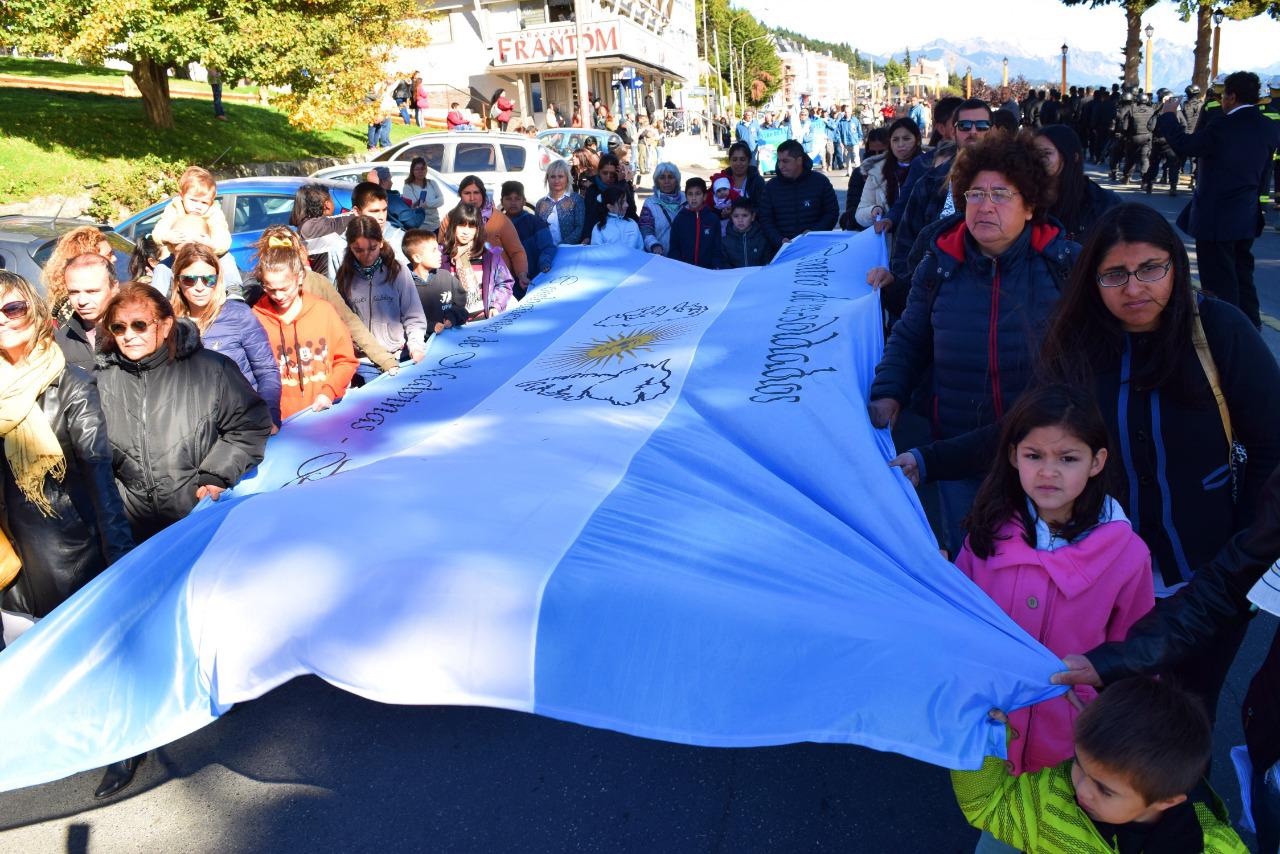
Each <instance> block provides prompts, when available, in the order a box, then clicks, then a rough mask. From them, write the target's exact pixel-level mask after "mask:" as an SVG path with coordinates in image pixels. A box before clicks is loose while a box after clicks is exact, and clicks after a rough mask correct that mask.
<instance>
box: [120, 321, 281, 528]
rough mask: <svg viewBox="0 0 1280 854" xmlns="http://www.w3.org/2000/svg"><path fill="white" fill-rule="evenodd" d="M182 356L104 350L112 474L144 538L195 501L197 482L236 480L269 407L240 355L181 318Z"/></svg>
mask: <svg viewBox="0 0 1280 854" xmlns="http://www.w3.org/2000/svg"><path fill="white" fill-rule="evenodd" d="M174 335H176V336H177V354H176V356H175V358H174V359H173V361H170V360H169V355H168V350H167V348H165V347H164V346H161V348H160V349H159V350H157V351H156V352H154V353H152V354H151V355H150V356H147V357H146V358H144V359H141V360H140V361H137V362H132V361H130V360H129V359H126V358H125V357H124V356H122V355H120V354H119V353H100V354H99V355H98V388H99V390H100V391H101V393H102V409H103V412H104V413H106V416H107V431H108V432H109V433H110V435H111V449H112V456H113V467H114V469H115V476H116V481H117V483H118V484H119V486H120V493H121V495H122V496H123V498H124V507H125V512H126V513H127V514H128V516H129V523H130V524H131V525H132V526H133V532H134V536H135V538H136V539H137V540H138V541H139V542H141V541H143V540H145V539H147V538H148V537H150V536H152V535H153V534H155V533H157V532H158V531H160V530H161V529H162V528H165V527H166V526H168V525H170V524H171V523H173V522H176V521H177V520H178V519H181V518H182V517H183V516H186V515H187V514H188V513H190V512H191V509H192V508H193V507H195V506H196V490H197V489H198V488H199V487H201V486H210V485H211V486H221V487H231V486H234V485H235V484H236V482H237V481H239V480H240V478H241V477H243V476H244V475H245V473H246V472H247V471H249V469H251V468H252V467H254V466H256V465H257V464H258V463H260V462H261V461H262V453H263V449H264V448H265V447H266V443H267V436H268V435H270V433H271V411H270V410H269V409H268V408H267V404H266V403H265V402H263V400H262V398H260V397H258V395H257V394H256V393H255V392H254V390H253V388H252V387H251V386H250V385H249V382H248V380H246V379H245V378H244V375H243V374H242V373H240V369H239V368H238V367H236V363H235V362H233V361H231V360H230V359H228V358H227V357H226V356H223V355H220V354H218V353H215V352H213V351H212V350H206V349H204V347H203V345H201V343H200V333H199V332H198V331H197V330H196V327H195V324H194V323H191V321H189V320H187V319H185V318H184V319H181V320H179V321H178V322H177V325H176V327H175V329H174Z"/></svg>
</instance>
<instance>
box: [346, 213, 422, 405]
mask: <svg viewBox="0 0 1280 854" xmlns="http://www.w3.org/2000/svg"><path fill="white" fill-rule="evenodd" d="M346 238H347V251H346V253H345V254H344V255H343V257H342V266H340V267H339V268H338V275H337V277H336V278H335V280H334V284H335V285H337V287H338V293H340V294H342V298H343V300H345V301H346V303H347V305H349V306H351V310H352V311H354V312H355V313H356V316H357V317H359V318H360V321H361V322H362V323H363V324H364V325H365V326H367V327H369V331H370V332H372V333H373V337H374V338H376V339H377V341H378V349H379V350H381V351H382V352H385V353H387V354H389V355H390V356H391V357H392V358H394V359H396V361H399V362H403V361H405V360H408V359H412V360H413V363H414V364H415V365H416V364H417V363H418V362H421V361H422V357H423V356H424V355H425V354H426V352H427V344H426V337H427V316H426V314H425V313H424V312H423V310H422V301H421V300H419V299H418V292H417V290H416V289H415V288H414V286H413V276H412V275H411V274H410V272H409V268H408V267H406V266H405V265H403V264H401V263H400V262H399V261H397V260H396V254H395V250H393V249H392V248H391V244H390V243H387V241H385V240H383V239H382V226H380V225H379V224H378V221H377V220H376V219H374V218H373V217H371V216H358V217H356V218H354V219H353V220H351V222H350V223H349V224H348V225H347V234H346ZM356 355H357V356H359V357H360V365H359V366H358V367H357V368H356V373H357V374H358V375H359V376H360V377H361V378H362V379H363V380H365V381H366V382H368V381H369V380H372V379H374V378H375V377H377V376H378V374H380V373H382V371H381V369H379V368H378V366H377V364H376V363H375V362H374V360H373V359H372V358H371V357H370V355H369V354H367V353H364V352H359V353H357V354H356Z"/></svg>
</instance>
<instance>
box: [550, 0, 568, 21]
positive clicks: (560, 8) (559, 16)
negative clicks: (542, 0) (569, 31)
mask: <svg viewBox="0 0 1280 854" xmlns="http://www.w3.org/2000/svg"><path fill="white" fill-rule="evenodd" d="M547 20H549V21H550V22H551V23H553V24H562V23H566V22H568V23H572V21H573V0H547Z"/></svg>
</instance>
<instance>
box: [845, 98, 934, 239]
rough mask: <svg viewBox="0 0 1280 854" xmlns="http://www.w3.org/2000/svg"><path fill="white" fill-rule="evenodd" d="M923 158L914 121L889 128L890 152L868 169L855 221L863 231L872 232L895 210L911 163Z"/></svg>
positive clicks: (895, 123) (900, 120) (918, 131)
mask: <svg viewBox="0 0 1280 854" xmlns="http://www.w3.org/2000/svg"><path fill="white" fill-rule="evenodd" d="M919 155H920V126H919V125H917V124H916V123H915V122H914V121H912V120H911V119H898V120H897V121H896V122H894V123H893V124H892V125H890V126H889V150H888V151H887V152H885V154H884V156H883V159H881V160H880V161H878V162H876V163H872V164H868V165H867V166H866V168H865V171H866V175H867V182H866V184H864V185H863V187H862V198H861V200H860V201H859V202H858V212H857V213H856V214H854V218H855V219H856V220H857V222H858V224H859V225H861V226H862V227H863V228H870V227H871V226H872V224H874V223H875V221H876V217H877V216H882V215H884V214H885V213H887V212H888V211H889V208H891V207H893V204H894V202H896V201H897V200H898V194H899V193H900V192H901V191H902V183H903V182H904V181H906V180H907V172H909V171H910V170H911V164H912V162H913V161H914V160H915V159H916V158H917V157H918V156H919Z"/></svg>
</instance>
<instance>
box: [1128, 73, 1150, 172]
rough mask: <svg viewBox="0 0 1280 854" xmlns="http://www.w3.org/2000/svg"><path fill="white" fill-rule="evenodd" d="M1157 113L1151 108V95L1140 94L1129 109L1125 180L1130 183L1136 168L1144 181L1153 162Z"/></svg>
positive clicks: (1147, 93)
mask: <svg viewBox="0 0 1280 854" xmlns="http://www.w3.org/2000/svg"><path fill="white" fill-rule="evenodd" d="M1155 114H1156V111H1155V109H1154V108H1153V107H1152V106H1151V94H1150V93H1149V92H1141V93H1139V95H1138V97H1137V99H1136V100H1135V101H1134V103H1133V106H1132V107H1131V108H1130V109H1129V119H1128V122H1127V123H1126V124H1125V126H1124V130H1125V139H1124V180H1125V183H1126V184H1127V183H1128V182H1129V174H1130V173H1131V172H1132V171H1133V168H1134V167H1135V166H1136V167H1137V168H1138V180H1139V181H1143V180H1144V176H1145V175H1146V174H1147V166H1148V163H1149V162H1150V160H1151V127H1150V125H1152V124H1154V121H1153V119H1154V118H1155Z"/></svg>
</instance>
